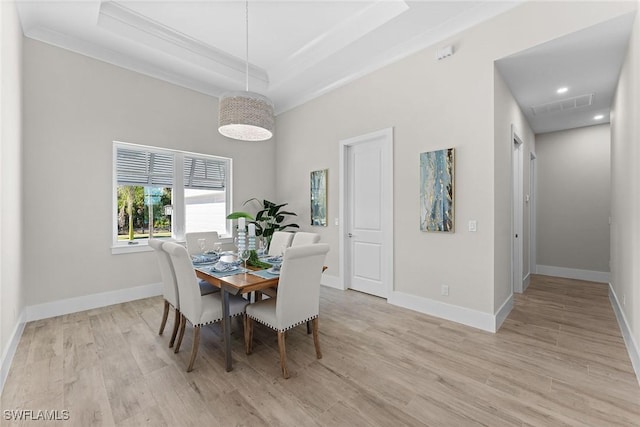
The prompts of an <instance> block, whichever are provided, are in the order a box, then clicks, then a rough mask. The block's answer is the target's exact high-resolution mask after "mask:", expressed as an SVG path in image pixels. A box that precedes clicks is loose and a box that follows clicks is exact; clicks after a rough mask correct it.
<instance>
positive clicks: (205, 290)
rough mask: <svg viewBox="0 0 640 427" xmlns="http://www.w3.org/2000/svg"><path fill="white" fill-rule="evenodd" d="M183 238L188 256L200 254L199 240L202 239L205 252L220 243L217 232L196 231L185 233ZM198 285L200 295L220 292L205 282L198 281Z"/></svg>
mask: <svg viewBox="0 0 640 427" xmlns="http://www.w3.org/2000/svg"><path fill="white" fill-rule="evenodd" d="M184 238H185V240H186V241H187V251H188V252H189V255H198V254H201V253H202V248H201V247H200V243H199V242H198V241H199V240H200V239H204V245H205V248H206V250H213V246H214V243H216V242H219V241H220V238H219V236H218V232H217V231H198V232H192V233H187V234H185V235H184ZM198 285H200V294H201V295H206V294H213V293H215V292H220V289H218V288H216V287H214V286H211V284H210V283H207V281H206V280H200V281H199V282H198Z"/></svg>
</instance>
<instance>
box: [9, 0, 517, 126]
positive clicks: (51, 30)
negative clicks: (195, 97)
mask: <svg viewBox="0 0 640 427" xmlns="http://www.w3.org/2000/svg"><path fill="white" fill-rule="evenodd" d="M522 1H523V0H507V1H493V0H489V1H426V0H422V1H402V0H378V1H370V0H353V1H326V0H301V1H291V0H289V1H270V0H253V1H251V2H250V3H249V62H250V64H251V67H250V75H251V78H250V84H249V86H250V87H249V89H250V90H251V91H254V92H258V93H262V94H263V95H266V96H268V97H270V98H271V100H272V101H273V102H274V104H275V109H276V112H277V113H279V112H282V111H286V110H288V109H290V108H293V107H294V106H296V105H299V104H302V103H304V102H306V101H308V100H310V99H313V98H314V97H317V96H319V95H321V94H323V93H326V92H328V91H330V90H332V89H334V88H336V87H338V86H340V85H343V84H345V83H347V82H349V81H352V80H354V79H356V78H358V77H360V76H362V75H364V74H367V73H369V72H371V71H373V70H375V69H377V68H380V67H382V66H384V65H386V64H389V63H391V62H394V61H396V60H398V59H400V58H402V57H404V56H407V55H409V54H411V53H413V52H416V51H418V50H420V49H423V48H425V47H427V46H430V45H433V44H436V43H438V42H439V41H441V40H443V39H444V38H446V37H448V36H451V35H453V34H456V33H458V32H460V31H462V30H464V29H466V28H469V27H471V26H474V25H476V24H478V23H479V22H482V21H484V20H486V19H488V18H490V17H492V16H495V15H498V14H500V13H502V12H504V11H506V10H508V9H509V8H511V7H514V6H516V5H517V4H518V3H520V2H522ZM18 13H19V15H20V19H21V22H22V27H23V30H24V34H25V35H26V36H27V37H30V38H33V39H36V40H40V41H43V42H46V43H49V44H53V45H56V46H60V47H63V48H66V49H69V50H72V51H75V52H78V53H81V54H84V55H87V56H90V57H93V58H97V59H100V60H103V61H106V62H109V63H112V64H115V65H118V66H121V67H124V68H128V69H131V70H134V71H137V72H141V73H144V74H147V75H150V76H153V77H156V78H159V79H163V80H166V81H169V82H172V83H175V84H178V85H182V86H185V87H188V88H191V89H194V90H197V91H200V92H203V93H206V94H210V95H213V96H219V95H221V94H222V93H224V92H227V91H230V90H244V88H245V39H246V38H245V3H244V1H238V0H236V1H215V0H214V1H117V2H101V1H96V0H84V1H78V0H76V1H54V0H43V1H32V0H18Z"/></svg>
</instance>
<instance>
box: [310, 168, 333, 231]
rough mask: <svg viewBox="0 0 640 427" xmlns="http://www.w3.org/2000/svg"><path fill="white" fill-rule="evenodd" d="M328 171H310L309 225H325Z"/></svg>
mask: <svg viewBox="0 0 640 427" xmlns="http://www.w3.org/2000/svg"><path fill="white" fill-rule="evenodd" d="M328 172H329V170H328V169H323V170H318V171H313V172H311V225H320V226H323V227H326V226H327V174H328Z"/></svg>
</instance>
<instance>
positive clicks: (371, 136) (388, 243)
mask: <svg viewBox="0 0 640 427" xmlns="http://www.w3.org/2000/svg"><path fill="white" fill-rule="evenodd" d="M374 140H380V141H381V142H382V169H383V170H382V186H383V188H382V212H381V215H382V223H383V224H384V225H385V227H384V229H383V232H382V242H383V243H382V248H383V254H382V260H383V262H384V264H383V266H382V280H383V281H384V283H387V299H388V298H389V297H390V296H391V294H392V292H393V289H394V286H393V278H394V274H393V266H394V258H393V128H392V127H390V128H386V129H381V130H378V131H375V132H371V133H367V134H365V135H360V136H356V137H352V138H347V139H343V140H341V141H340V160H339V161H340V163H339V171H340V178H339V186H340V196H339V200H340V202H339V217H338V221H339V222H338V223H339V227H338V232H339V236H340V237H339V241H340V244H339V257H340V264H339V265H340V276H339V279H340V283H341V285H342V288H343V289H349V287H350V283H347V282H348V278H349V275H348V274H347V272H348V271H351V257H350V255H351V254H350V253H349V252H350V251H348V250H347V242H346V241H347V239H348V237H347V233H348V230H346V229H345V224H346V219H347V218H348V217H349V214H350V212H349V208H348V206H349V203H348V200H347V197H348V193H349V192H348V189H347V187H348V185H349V179H348V177H349V162H348V161H347V159H348V151H349V149H350V147H352V146H355V145H359V144H366V143H368V142H370V141H374Z"/></svg>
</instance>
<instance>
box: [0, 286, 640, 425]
mask: <svg viewBox="0 0 640 427" xmlns="http://www.w3.org/2000/svg"><path fill="white" fill-rule="evenodd" d="M321 298H322V300H321V318H320V340H321V346H322V352H323V355H324V358H323V359H321V360H317V359H316V358H315V352H314V348H313V339H312V338H311V336H310V335H307V334H306V331H305V327H304V326H301V327H299V328H297V329H295V330H293V331H291V332H290V334H289V337H288V340H287V346H288V347H287V355H288V361H289V372H290V374H291V378H290V379H289V380H284V379H282V378H281V376H280V369H279V364H278V349H277V338H276V334H275V333H273V332H272V331H270V330H268V329H266V328H263V327H261V326H260V325H256V328H255V336H254V339H255V341H254V353H253V354H252V355H251V356H246V355H245V354H244V350H243V342H242V330H241V324H240V322H237V323H236V324H234V325H233V327H234V328H233V335H232V340H233V357H234V370H233V372H230V373H227V372H225V371H224V369H223V353H222V347H221V331H220V328H219V326H217V325H214V326H212V327H208V328H204V330H203V332H202V336H201V340H200V353H199V354H198V357H197V359H196V362H195V367H194V370H193V372H191V373H186V372H185V369H186V365H187V362H188V358H189V352H190V348H191V332H192V330H191V328H188V329H187V332H186V334H185V341H184V342H183V347H182V350H181V351H180V353H179V354H177V355H176V354H174V353H173V351H172V350H171V349H169V348H168V341H169V337H170V331H171V327H172V323H171V321H169V323H168V325H167V330H165V334H164V335H163V336H159V335H158V334H157V328H158V326H159V324H160V319H161V315H162V300H161V298H150V299H146V300H140V301H134V302H130V303H125V304H119V305H115V306H110V307H106V308H101V309H96V310H90V311H86V312H81V313H76V314H72V315H67V316H60V317H56V318H52V319H46V320H40V321H36V322H31V323H29V324H28V325H27V326H26V328H25V331H24V334H23V337H22V339H21V341H20V344H19V347H18V350H17V354H16V356H15V358H14V362H13V366H12V367H11V371H10V373H9V378H8V380H7V383H6V386H5V388H4V391H3V394H2V398H1V402H0V403H1V405H0V409H2V410H13V409H31V410H34V411H36V410H69V417H70V419H69V420H68V421H59V422H53V423H47V422H43V421H33V422H25V423H20V422H13V421H7V420H6V419H5V417H4V416H3V414H0V416H2V419H1V420H0V424H2V425H3V426H4V425H7V426H14V425H37V426H43V425H49V424H51V425H74V426H83V427H86V426H93V425H96V426H100V425H104V426H113V425H116V426H139V425H151V426H165V425H166V426H234V425H245V426H261V425H271V426H394V427H395V426H402V425H408V426H423V425H429V426H475V425H486V426H564V425H570V426H634V425H640V387H639V386H638V381H637V379H636V378H635V376H634V373H633V369H632V367H631V362H630V361H629V357H628V355H627V352H626V349H625V346H624V342H623V339H622V337H621V335H620V331H619V328H618V325H617V323H616V319H615V316H614V313H613V311H612V309H611V306H610V303H609V300H608V296H607V287H606V286H605V285H603V284H596V283H591V282H582V281H576V280H568V279H558V278H552V277H546V276H534V277H533V279H532V283H531V285H530V286H529V288H528V289H527V291H526V292H525V294H523V295H516V298H515V306H514V309H513V311H512V313H511V314H510V315H509V318H508V319H507V320H506V321H505V323H504V326H503V327H502V329H500V331H499V332H498V333H496V334H491V333H485V332H482V331H479V330H477V329H473V328H470V327H466V326H462V325H459V324H456V323H452V322H447V321H443V320H441V319H437V318H433V317H430V316H426V315H422V314H419V313H415V312H412V311H409V310H405V309H402V308H399V307H394V306H392V305H389V304H386V302H385V301H383V300H381V299H378V298H375V297H372V296H368V295H365V294H361V293H357V292H352V291H347V292H342V291H337V290H333V289H326V288H323V289H322V293H321ZM170 319H172V317H170Z"/></svg>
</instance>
